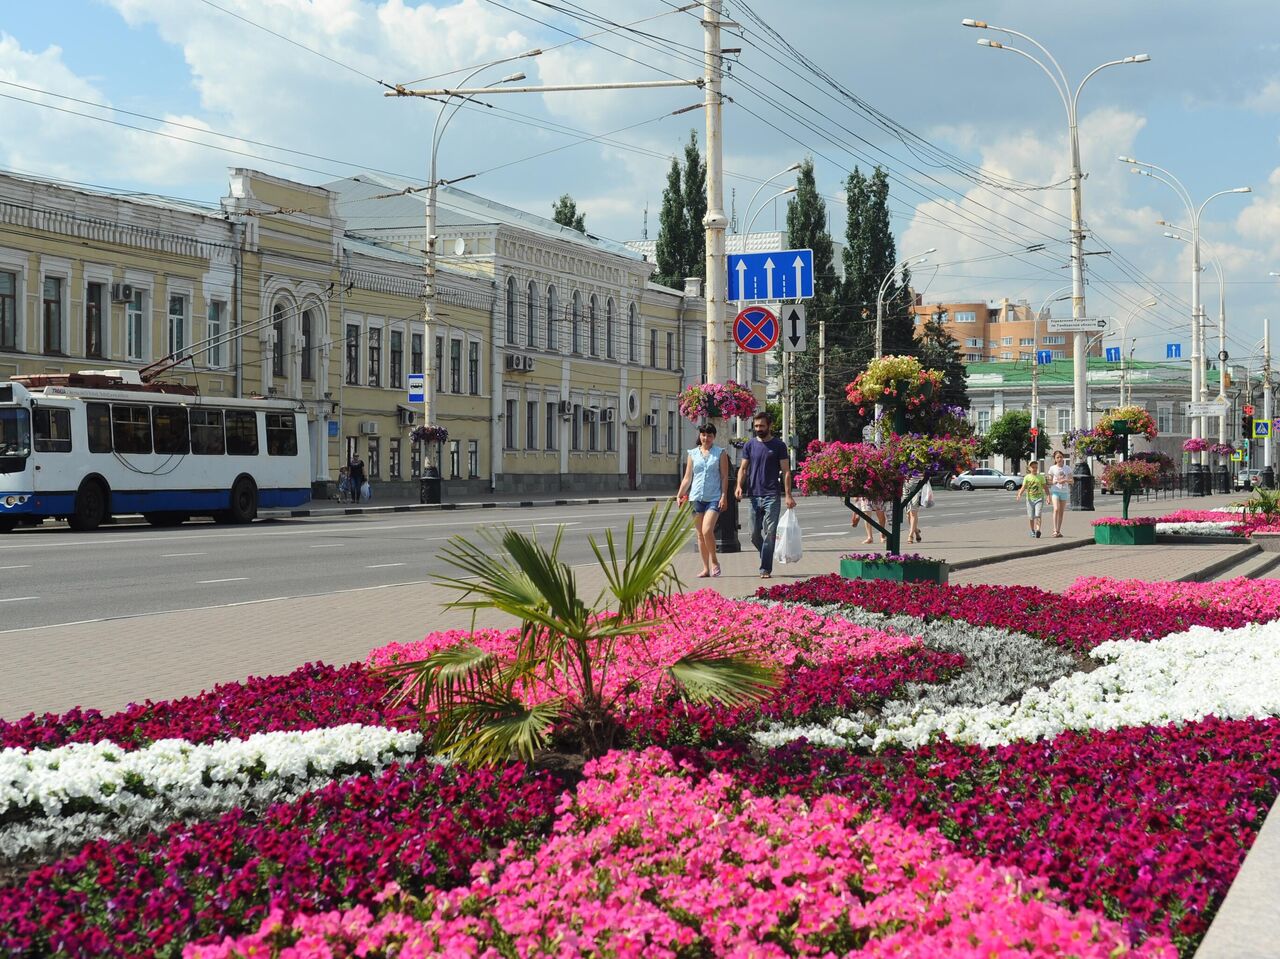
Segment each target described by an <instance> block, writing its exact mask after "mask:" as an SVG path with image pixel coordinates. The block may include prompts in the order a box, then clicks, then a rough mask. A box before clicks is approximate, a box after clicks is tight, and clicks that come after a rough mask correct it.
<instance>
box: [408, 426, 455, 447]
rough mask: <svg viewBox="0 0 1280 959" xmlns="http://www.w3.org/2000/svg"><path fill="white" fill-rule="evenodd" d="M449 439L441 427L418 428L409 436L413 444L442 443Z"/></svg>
mask: <svg viewBox="0 0 1280 959" xmlns="http://www.w3.org/2000/svg"><path fill="white" fill-rule="evenodd" d="M448 438H449V431H448V430H447V429H445V428H444V427H443V426H419V427H415V428H414V430H413V431H412V432H411V433H410V434H409V440H410V442H413V443H443V442H445V441H446V440H447V439H448Z"/></svg>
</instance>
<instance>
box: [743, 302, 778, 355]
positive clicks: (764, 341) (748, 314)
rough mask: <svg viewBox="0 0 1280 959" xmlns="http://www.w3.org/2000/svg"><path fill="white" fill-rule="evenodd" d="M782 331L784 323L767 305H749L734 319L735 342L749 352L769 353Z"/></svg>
mask: <svg viewBox="0 0 1280 959" xmlns="http://www.w3.org/2000/svg"><path fill="white" fill-rule="evenodd" d="M781 332H782V324H780V323H779V322H778V318H777V317H776V316H774V315H773V310H771V309H769V308H768V307H765V306H749V307H747V308H746V309H745V310H743V311H742V312H741V313H739V314H738V317H737V319H735V320H734V321H733V342H735V343H737V344H738V346H739V347H740V348H741V349H744V350H746V351H747V352H748V353H768V352H769V351H770V350H771V349H773V348H774V346H776V345H777V343H778V334H779V333H781Z"/></svg>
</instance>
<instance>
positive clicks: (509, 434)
mask: <svg viewBox="0 0 1280 959" xmlns="http://www.w3.org/2000/svg"><path fill="white" fill-rule="evenodd" d="M517 406H518V404H517V403H516V401H515V400H507V402H506V410H507V412H506V416H505V417H504V419H505V422H504V423H503V426H504V427H505V428H504V429H503V434H504V439H503V442H502V445H503V448H504V449H509V450H513V449H515V448H516V436H517V435H518V432H517V429H516V427H517V426H519V424H518V423H517V422H516V409H517Z"/></svg>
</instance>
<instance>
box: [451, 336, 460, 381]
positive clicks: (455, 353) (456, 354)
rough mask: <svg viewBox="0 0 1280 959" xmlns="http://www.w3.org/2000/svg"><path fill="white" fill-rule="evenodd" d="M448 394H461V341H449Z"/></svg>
mask: <svg viewBox="0 0 1280 959" xmlns="http://www.w3.org/2000/svg"><path fill="white" fill-rule="evenodd" d="M449 392H451V393H461V392H462V340H450V341H449Z"/></svg>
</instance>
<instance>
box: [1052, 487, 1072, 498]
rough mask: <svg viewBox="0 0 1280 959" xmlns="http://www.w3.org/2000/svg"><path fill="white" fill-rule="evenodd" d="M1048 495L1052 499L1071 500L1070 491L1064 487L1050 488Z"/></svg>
mask: <svg viewBox="0 0 1280 959" xmlns="http://www.w3.org/2000/svg"><path fill="white" fill-rule="evenodd" d="M1049 495H1050V496H1052V497H1053V498H1054V499H1071V490H1070V489H1068V488H1067V487H1065V486H1050V487H1049Z"/></svg>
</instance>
